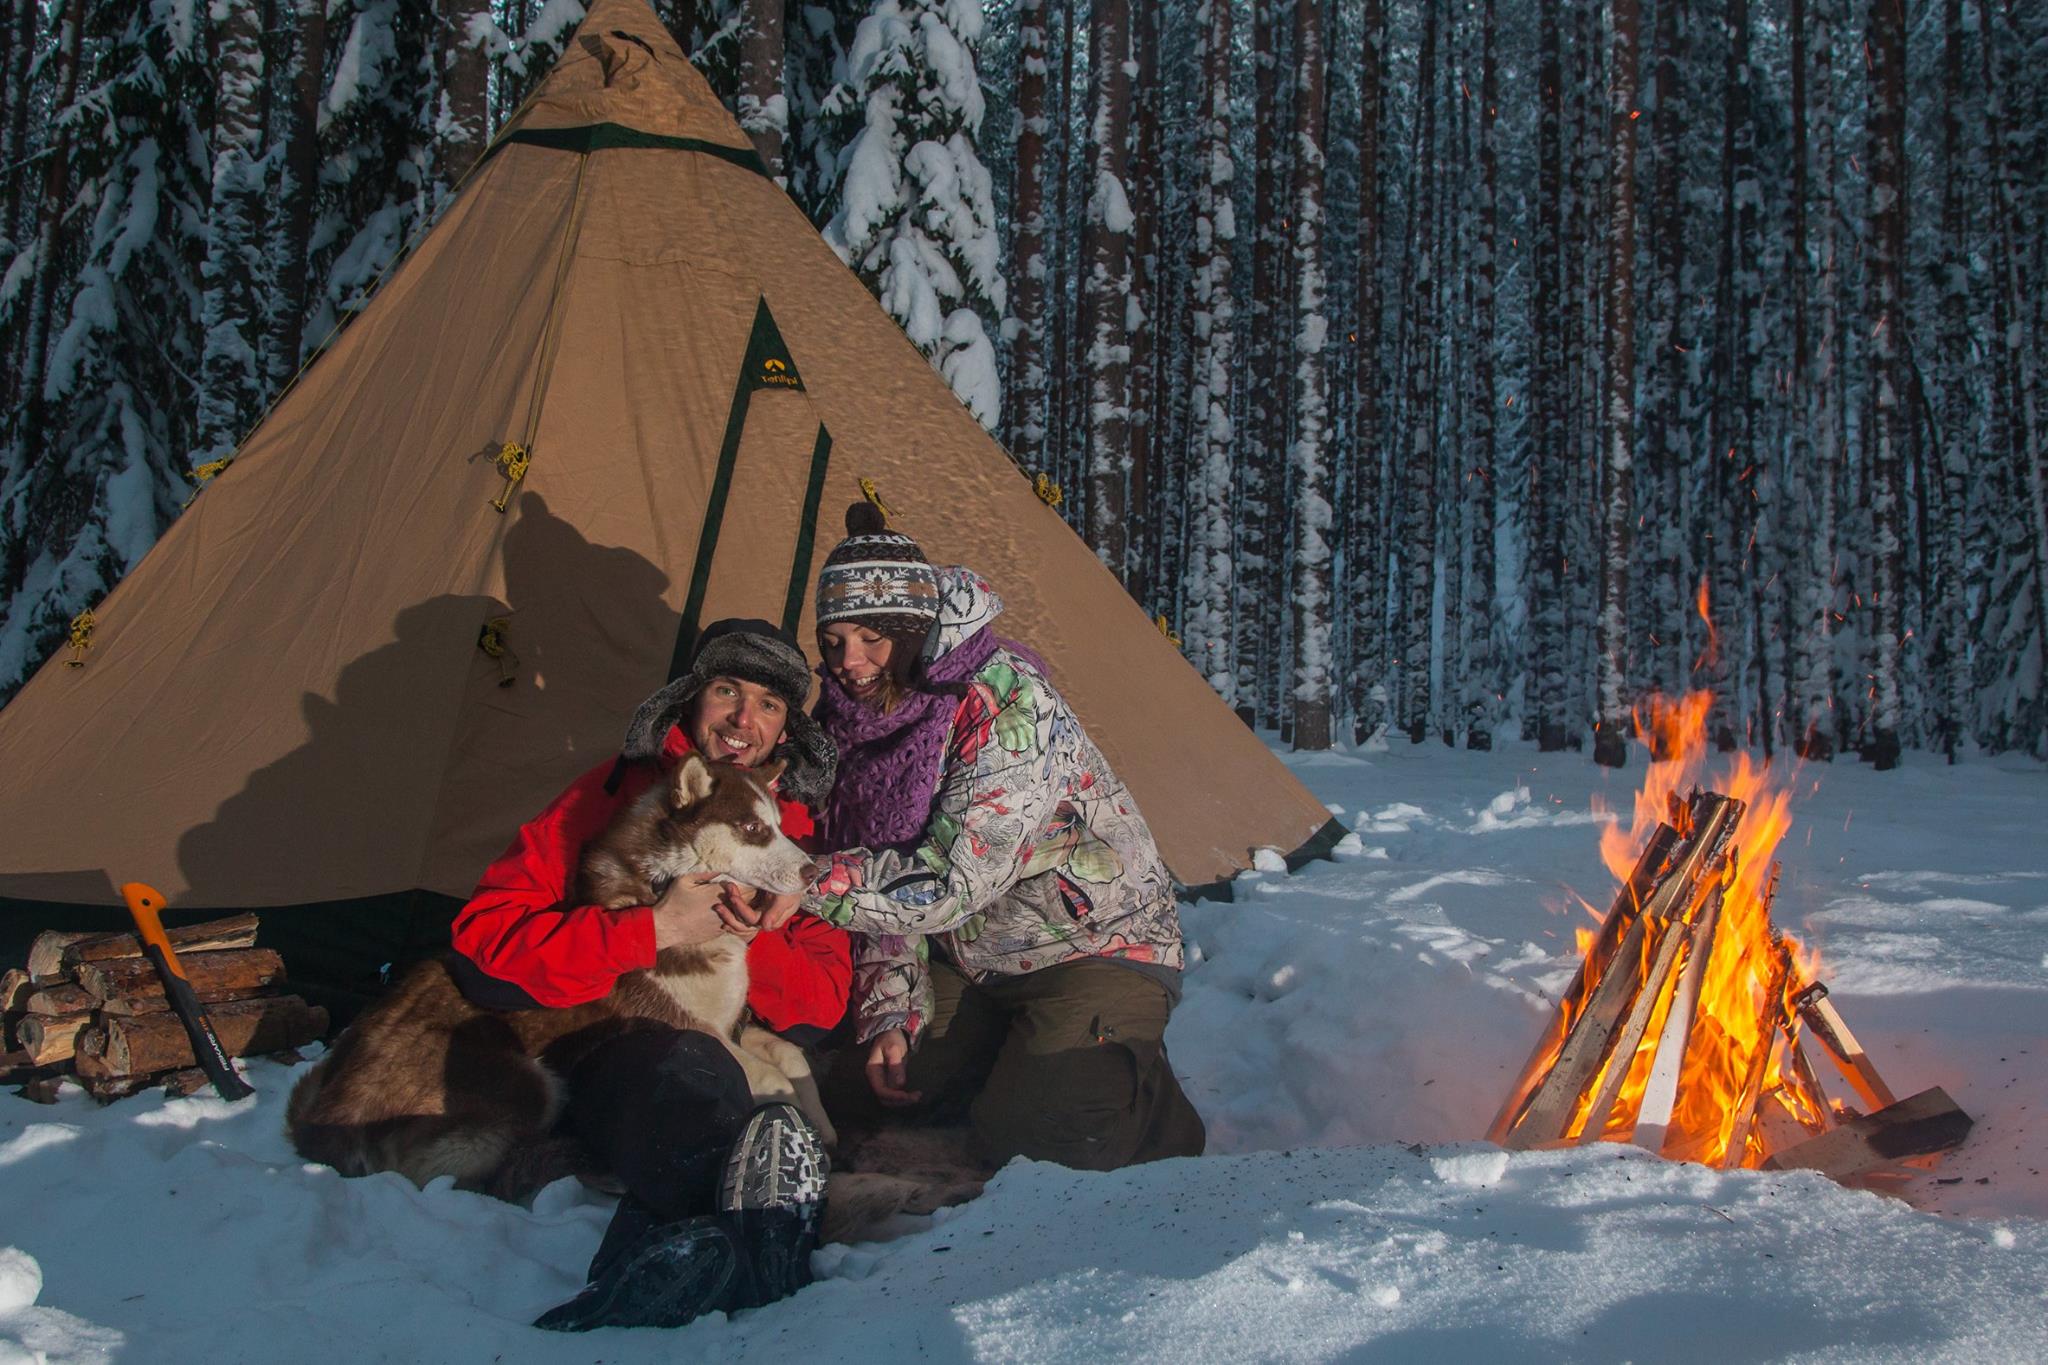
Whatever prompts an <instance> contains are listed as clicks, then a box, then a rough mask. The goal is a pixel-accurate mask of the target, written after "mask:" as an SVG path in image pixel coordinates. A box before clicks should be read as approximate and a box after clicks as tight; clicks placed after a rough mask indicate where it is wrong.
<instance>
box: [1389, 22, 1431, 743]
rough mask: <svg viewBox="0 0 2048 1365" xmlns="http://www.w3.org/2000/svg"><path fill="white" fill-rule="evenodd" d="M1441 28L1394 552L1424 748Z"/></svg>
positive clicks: (1418, 235)
mask: <svg viewBox="0 0 2048 1365" xmlns="http://www.w3.org/2000/svg"><path fill="white" fill-rule="evenodd" d="M1439 27H1440V23H1439V16H1438V13H1437V11H1436V9H1435V8H1434V7H1431V8H1430V9H1429V10H1428V12H1427V14H1426V16H1425V17H1424V20H1423V28H1422V47H1421V50H1420V53H1419V55H1418V57H1417V59H1416V82H1415V89H1416V92H1417V99H1418V100H1419V101H1420V108H1419V112H1418V114H1417V116H1416V121H1415V159H1414V166H1413V171H1414V183H1415V188H1416V193H1415V196H1414V201H1413V203H1414V209H1413V214H1414V225H1413V227H1412V228H1411V230H1410V232H1409V242H1408V251H1409V255H1410V260H1411V263H1412V265H1413V269H1414V272H1415V273H1414V279H1413V282H1412V283H1411V284H1410V286H1409V288H1408V289H1407V291H1406V298H1405V301H1404V318H1405V324H1404V325H1405V330H1406V333H1407V337H1406V341H1405V343H1404V345H1403V350H1404V352H1405V359H1406V364H1407V372H1406V375H1405V376H1404V378H1403V384H1404V386H1405V388H1406V390H1407V397H1406V402H1405V406H1406V416H1405V420H1406V424H1407V432H1406V435H1407V440H1406V442H1405V449H1404V450H1403V451H1402V455H1401V494H1400V496H1401V503H1400V521H1399V528H1400V529H1399V533H1398V535H1397V536H1396V543H1395V545H1394V547H1393V548H1394V552H1395V554H1396V555H1397V556H1398V557H1399V560H1400V565H1401V577H1400V591H1399V595H1398V597H1397V599H1396V600H1397V609H1396V613H1395V630H1396V632H1397V635H1398V639H1399V646H1398V647H1399V650H1400V654H1399V656H1398V659H1397V664H1396V671H1395V680H1396V683H1395V687H1394V698H1395V701H1394V707H1395V712H1394V724H1395V726H1396V727H1397V728H1398V729H1400V730H1401V731H1403V732H1404V733H1405V734H1406V735H1407V736H1408V738H1409V741H1410V742H1411V743H1415V744H1420V743H1421V742H1422V740H1423V737H1424V735H1426V734H1427V733H1428V730H1429V722H1430V712H1431V697H1430V636H1431V629H1430V627H1431V615H1432V613H1431V607H1432V603H1433V599H1434V597H1435V586H1436V552H1437V537H1436V510H1437V503H1436V498H1437V488H1436V473H1437V447H1436V430H1435V409H1434V404H1433V402H1432V399H1433V395H1434V389H1433V387H1432V383H1431V378H1432V376H1431V359H1432V357H1433V355H1434V353H1435V350H1436V339H1437V335H1438V333H1437V321H1436V319H1437V311H1436V302H1437V293H1438V287H1439V281H1438V278H1437V271H1436V253H1437V249H1438V241H1439V238H1438V232H1439V228H1438V224H1437V221H1436V215H1435V212H1434V203H1435V201H1434V197H1433V196H1432V194H1431V193H1430V190H1431V188H1432V184H1433V179H1434V168H1435V166H1436V114H1437V99H1436V87H1437V42H1438V29H1439Z"/></svg>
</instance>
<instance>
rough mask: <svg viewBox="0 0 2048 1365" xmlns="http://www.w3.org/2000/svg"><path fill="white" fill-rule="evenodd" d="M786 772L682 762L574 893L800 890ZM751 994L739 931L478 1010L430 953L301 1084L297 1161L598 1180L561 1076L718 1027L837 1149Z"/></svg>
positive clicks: (751, 1067)
mask: <svg viewBox="0 0 2048 1365" xmlns="http://www.w3.org/2000/svg"><path fill="white" fill-rule="evenodd" d="M782 766H783V765H782V764H780V763H771V764H768V765H766V766H764V767H761V768H755V769H743V768H736V767H732V766H730V765H727V764H711V763H707V762H706V761H705V760H704V758H703V757H702V756H701V755H698V754H687V755H685V756H684V758H683V760H682V762H681V763H679V764H677V765H676V768H675V770H674V772H673V773H672V774H670V776H669V778H668V780H667V781H666V782H665V783H657V784H655V785H654V786H652V787H650V788H648V790H647V791H646V792H644V793H643V794H641V795H640V796H639V797H637V798H635V799H634V800H633V801H631V802H630V803H628V804H627V805H626V807H625V808H624V809H622V810H621V811H620V812H619V813H618V815H617V816H616V817H614V818H613V820H612V823H611V824H610V825H609V826H608V827H607V828H606V829H605V831H604V832H603V833H602V834H600V835H599V836H598V837H597V838H595V839H593V840H592V841H591V842H590V843H589V844H588V845H587V846H586V847H585V848H584V851H583V859H582V864H581V867H580V868H579V869H578V872H577V878H576V885H575V888H574V890H573V893H572V900H573V903H574V904H577V905H601V906H604V907H606V908H607V909H614V910H616V909H622V908H624V907H626V906H633V905H652V904H654V903H655V902H656V901H658V900H659V899H660V898H661V895H660V892H661V888H662V887H664V886H666V885H667V884H668V883H669V882H670V881H672V880H674V879H675V878H676V877H678V876H681V875H683V874H684V873H688V872H704V871H711V872H717V873H719V874H722V875H723V876H725V877H728V878H729V879H731V880H732V881H734V882H737V883H741V884H743V885H746V886H752V887H758V888H761V889H762V890H766V891H774V892H777V893H780V894H783V895H793V894H796V893H798V892H800V891H802V890H803V887H804V884H805V882H806V880H807V879H808V877H809V876H810V875H811V872H812V867H811V864H810V860H809V858H808V857H807V856H806V855H805V853H804V851H803V850H802V849H800V848H798V847H797V846H796V845H795V844H793V843H791V842H790V841H789V840H788V839H787V838H785V837H784V836H783V834H782V832H781V829H780V827H779V824H780V814H779V812H778V810H777V808H776V803H775V797H774V793H773V788H772V784H773V782H774V781H775V779H776V777H777V776H779V775H780V773H781V771H782ZM746 1001H747V945H746V942H745V940H743V939H741V938H740V937H739V936H737V935H734V934H720V935H718V936H717V937H715V938H713V939H712V940H710V941H709V942H706V943H700V944H695V945H692V946H690V947H687V948H669V949H665V950H664V951H663V952H662V953H661V954H660V955H659V956H658V957H657V958H656V960H655V964H654V966H653V967H651V968H648V969H646V970H644V971H635V972H628V973H627V974H626V975H624V976H622V977H620V978H619V980H618V983H617V984H616V985H615V986H614V987H613V988H612V991H611V993H610V994H609V995H607V996H605V997H604V998H603V999H601V1000H594V1001H591V1002H590V1003H588V1004H584V1005H575V1006H571V1007H568V1008H563V1009H529V1010H494V1009H488V1008H485V1007H483V1006H481V1005H476V1004H473V1003H471V1002H470V1000H469V999H468V998H467V997H465V996H464V995H463V994H462V992H461V990H460V989H459V988H458V987H457V986H456V984H455V980H454V978H453V977H452V976H451V975H450V974H449V969H448V964H447V961H446V959H435V960H433V961H429V962H423V963H421V964H420V965H419V966H418V967H416V968H415V969H413V971H411V972H410V973H408V974H407V975H406V977H405V979H404V980H403V981H401V982H400V983H399V984H398V986H397V988H396V989H395V990H393V991H392V992H391V993H390V994H389V995H387V996H385V997H384V998H383V999H381V1000H379V1001H378V1002H377V1003H376V1004H374V1005H372V1006H371V1007H370V1008H369V1009H368V1010H365V1011H364V1012H363V1014H362V1015H361V1016H360V1017H359V1018H358V1019H357V1020H356V1021H355V1023H353V1024H352V1025H350V1026H349V1028H348V1029H347V1031H345V1032H344V1033H343V1034H342V1035H341V1037H340V1038H338V1039H337V1040H336V1041H335V1044H334V1047H333V1049H332V1050H330V1051H329V1052H328V1054H327V1055H326V1056H325V1057H324V1058H322V1059H321V1060H320V1062H319V1063H318V1064H317V1065H316V1066H314V1068H313V1069H312V1070H311V1071H309V1072H307V1073H306V1075H305V1076H304V1077H303V1078H301V1079H300V1081H299V1083H298V1085H297V1086H296V1087H294V1088H293V1090H292V1097H291V1102H290V1104H289V1105H288V1106H287V1108H286V1112H285V1122H286V1128H287V1130H288V1132H289V1135H290V1137H291V1141H292V1145H293V1146H294V1147H295V1148H297V1149H298V1152H299V1155H301V1156H303V1157H305V1158H306V1159H307V1160H309V1161H319V1162H324V1163H326V1164H327V1165H330V1166H333V1167H334V1168H335V1169H336V1170H338V1171H340V1172H341V1173H342V1174H343V1175H369V1174H371V1173H373V1172H376V1171H397V1172H398V1173H399V1174H401V1175H403V1176H405V1177H406V1178H407V1179H409V1180H411V1181H412V1182H413V1183H415V1184H418V1185H425V1184H426V1183H427V1182H428V1181H430V1180H433V1179H434V1178H436V1177H437V1176H444V1175H447V1176H453V1177H455V1180H456V1182H457V1183H458V1184H459V1185H461V1186H463V1187H464V1188H467V1189H478V1190H483V1191H486V1192H488V1193H491V1194H495V1195H498V1196H499V1197H501V1198H506V1199H512V1200H524V1199H526V1198H529V1197H531V1195H532V1194H533V1193H534V1192H535V1191H537V1190H538V1189H539V1188H540V1187H541V1186H542V1185H545V1184H546V1183H547V1182H548V1181H549V1180H552V1179H555V1178H557V1177H559V1176H563V1175H570V1174H576V1175H584V1176H596V1175H598V1174H600V1173H599V1172H596V1171H594V1170H592V1169H590V1167H591V1163H590V1160H589V1158H588V1157H587V1156H585V1155H584V1154H583V1153H582V1151H581V1148H580V1147H579V1146H578V1144H576V1143H575V1142H574V1141H573V1140H571V1139H567V1138H562V1137H557V1136H554V1135H553V1133H552V1130H553V1128H554V1125H555V1120H556V1119H557V1118H558V1117H559V1115H560V1113H561V1108H562V1102H563V1094H562V1090H563V1086H562V1078H563V1077H565V1076H567V1075H568V1074H569V1072H570V1070H571V1069H572V1068H573V1067H574V1066H575V1064H576V1062H577V1061H578V1060H579V1059H580V1058H581V1057H583V1056H584V1055H585V1054H587V1053H588V1052H589V1051H590V1050H591V1049H592V1048H593V1047H595V1046H596V1045H597V1044H599V1043H601V1042H604V1041H605V1040H607V1039H609V1038H613V1037H616V1036H618V1035H619V1034H620V1033H623V1032H626V1031H628V1030H630V1029H634V1028H644V1027H648V1026H650V1025H665V1026H667V1027H670V1028H693V1029H699V1030H701V1031H703V1032H705V1033H709V1034H711V1035H712V1036H713V1037H715V1038H718V1039H719V1040H720V1041H722V1042H723V1043H725V1045H726V1047H727V1048H728V1049H730V1050H731V1052H732V1054H733V1056H734V1057H735V1058H737V1059H738V1061H739V1063H740V1065H741V1067H743V1068H744V1069H745V1070H746V1073H747V1085H748V1087H749V1088H750V1089H751V1090H752V1091H753V1094H754V1098H755V1099H756V1100H757V1101H760V1102H764V1103H765V1102H767V1101H770V1100H784V1101H788V1102H790V1103H793V1104H795V1105H796V1106H797V1107H798V1108H799V1109H800V1110H802V1111H803V1114H804V1116H805V1117H806V1118H807V1119H809V1120H810V1121H811V1123H812V1124H813V1125H814V1126H815V1127H816V1128H817V1130H818V1133H819V1135H820V1136H821V1137H822V1138H823V1139H824V1140H825V1141H826V1142H828V1143H830V1142H832V1141H833V1140H834V1134H833V1132H832V1128H831V1126H830V1125H829V1124H828V1123H827V1122H826V1120H825V1110H824V1106H823V1105H822V1104H820V1103H819V1100H818V1090H817V1085H816V1083H815V1082H814V1081H813V1080H812V1077H811V1071H810V1066H809V1064H808V1062H807V1061H806V1060H805V1058H804V1054H803V1050H802V1049H801V1048H799V1047H797V1046H796V1045H795V1044H793V1043H790V1042H787V1041H785V1040H783V1039H781V1038H778V1037H777V1036H775V1035H774V1034H773V1033H770V1032H769V1031H768V1030H766V1029H763V1028H759V1027H744V1026H743V1025H744V1024H745V1022H746V1018H747V1015H746Z"/></svg>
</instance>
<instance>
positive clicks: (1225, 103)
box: [1182, 0, 1238, 707]
mask: <svg viewBox="0 0 2048 1365" xmlns="http://www.w3.org/2000/svg"><path fill="white" fill-rule="evenodd" d="M1196 17H1197V19H1198V20H1199V21H1200V22H1201V25H1202V28H1201V35H1202V124H1201V135H1200V138H1199V139H1198V141H1197V144H1196V145H1197V147H1198V149H1199V150H1198V153H1197V155H1198V158H1199V161H1200V170H1201V179H1200V180H1199V181H1198V182H1197V184H1198V190H1197V198H1196V210H1195V212H1196V218H1195V259H1194V307H1193V308H1192V309H1191V310H1190V311H1189V322H1190V324H1191V326H1192V330H1193V333H1194V336H1193V347H1194V351H1195V391H1194V398H1193V403H1192V409H1193V416H1192V422H1191V430H1190V432H1189V437H1190V440H1189V447H1190V450H1189V454H1190V458H1191V461H1192V464H1193V466H1194V481H1193V482H1194V488H1193V502H1194V515H1193V516H1192V517H1191V518H1190V519H1189V522H1188V563H1187V567H1188V575H1187V577H1188V588H1187V597H1188V609H1187V613H1186V620H1185V626H1184V628H1183V630H1182V646H1183V648H1185V649H1186V651H1187V655H1188V658H1189V659H1190V660H1191V661H1193V663H1194V665H1195V667H1196V668H1197V669H1199V670H1201V672H1202V675H1203V676H1204V677H1206V678H1208V680H1209V685H1210V686H1211V687H1214V688H1215V689H1216V691H1217V693H1218V695H1220V696H1221V697H1222V698H1223V702H1224V704H1225V705H1226V706H1231V707H1235V706H1236V705H1237V701H1238V688H1237V671H1236V661H1235V658H1234V655H1235V645H1236V635H1235V612H1234V594H1235V589H1236V571H1235V556H1234V554H1233V543H1232V542H1233V538H1234V532H1235V531H1236V529H1237V527H1236V516H1235V514H1234V509H1235V506H1236V497H1235V492H1236V490H1235V488H1234V482H1235V480H1234V478H1233V475H1234V472H1235V468H1234V460H1233V454H1234V447H1235V444H1236V430H1235V428H1234V426H1233V424H1232V422H1231V415H1230V414H1231V406H1230V399H1231V379H1232V371H1233V366H1232V359H1233V356H1234V354H1235V348H1236V340H1237V338H1236V334H1235V333H1236V322H1237V302H1236V296H1235V289H1236V285H1235V281H1234V279H1233V276H1232V270H1231V265H1232V248H1233V246H1234V244H1235V240H1236V215H1235V213H1234V212H1232V205H1231V199H1230V192H1231V183H1232V181H1233V180H1234V179H1235V178H1236V167H1235V165H1234V164H1233V162H1232V160H1231V154H1230V76H1231V56H1232V51H1231V22H1230V20H1231V4H1230V0H1204V2H1203V4H1202V6H1201V8H1200V9H1198V10H1197V11H1196Z"/></svg>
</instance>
